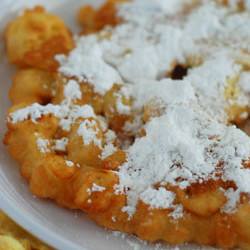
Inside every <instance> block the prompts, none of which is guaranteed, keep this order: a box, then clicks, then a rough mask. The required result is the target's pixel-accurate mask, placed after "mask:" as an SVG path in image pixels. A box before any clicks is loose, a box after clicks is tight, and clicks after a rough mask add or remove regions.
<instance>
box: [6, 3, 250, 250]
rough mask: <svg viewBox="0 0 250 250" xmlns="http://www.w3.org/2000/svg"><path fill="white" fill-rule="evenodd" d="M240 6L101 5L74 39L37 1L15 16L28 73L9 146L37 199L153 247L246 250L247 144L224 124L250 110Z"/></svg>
mask: <svg viewBox="0 0 250 250" xmlns="http://www.w3.org/2000/svg"><path fill="white" fill-rule="evenodd" d="M241 2H244V4H243V3H241ZM240 6H244V8H241V7H240ZM239 9H240V10H239ZM247 11H249V10H248V7H247V2H245V1H238V2H237V4H236V5H235V6H231V5H230V4H229V1H211V2H210V3H205V2H204V1H193V0H178V1H177V0H176V1H170V0H169V1H166V4H165V3H163V1H154V2H153V1H152V2H150V1H148V3H145V2H144V1H142V0H134V1H121V0H108V1H107V2H106V3H105V4H104V5H103V6H102V7H101V8H100V9H98V10H95V9H94V8H92V7H90V6H85V7H83V8H82V9H81V10H80V12H79V14H78V21H79V22H80V24H81V25H83V36H81V37H79V38H77V39H76V40H75V45H74V44H73V40H72V37H71V34H70V32H69V31H68V29H67V28H66V26H65V25H64V23H63V22H62V21H61V20H60V19H59V18H58V17H56V16H53V15H51V14H49V13H47V12H46V11H45V10H44V9H43V8H41V7H36V8H34V9H32V10H27V11H25V12H24V14H23V15H22V16H20V17H17V18H16V19H15V20H13V21H12V22H11V23H10V24H9V25H8V27H7V29H6V34H5V38H6V45H7V53H8V57H9V60H10V62H11V63H13V64H16V65H17V66H19V67H22V68H23V67H24V69H19V70H18V71H17V73H16V75H15V77H14V79H13V84H12V87H11V90H10V93H9V95H10V99H11V101H12V103H13V106H12V107H11V108H10V110H9V114H8V118H7V126H8V132H7V133H6V136H5V140H4V142H5V144H6V145H7V147H8V150H9V152H10V154H11V156H12V157H13V158H14V159H15V160H16V161H17V162H18V163H19V165H20V169H21V174H22V176H23V177H24V178H25V179H26V180H27V181H28V183H29V186H30V189H31V191H32V193H33V194H35V195H37V196H38V197H41V198H48V199H52V200H55V201H56V202H57V203H58V204H59V205H61V206H64V207H68V208H71V209H81V210H82V211H84V212H86V213H87V214H88V215H89V216H90V217H91V218H92V219H93V220H95V221H96V222H97V223H98V224H100V225H102V226H105V227H107V228H110V229H112V230H120V231H123V232H128V233H132V234H135V235H138V236H139V237H140V238H141V239H145V240H148V241H152V242H154V241H158V240H163V241H166V242H168V243H171V244H182V243H186V242H192V243H193V242H195V243H198V244H204V245H212V246H213V245H216V246H218V247H222V248H234V247H241V248H242V249H248V248H250V231H249V228H250V225H249V221H250V211H249V210H250V196H249V194H250V186H249V178H250V170H249V166H248V165H249V164H248V163H249V160H250V159H249V157H250V140H249V137H248V136H247V135H246V134H245V133H244V132H243V131H241V130H239V129H237V128H236V127H235V126H232V124H237V125H239V126H241V125H242V124H244V122H245V121H246V120H247V118H248V115H249V107H250V102H249V96H250V87H249V82H250V73H249V68H248V65H250V64H249V61H250V60H249V58H248V57H247V52H246V53H245V54H246V55H245V56H246V58H245V60H243V54H244V53H243V51H247V49H248V47H247V46H246V47H244V46H245V43H242V44H239V43H238V40H237V39H238V37H236V36H233V34H234V33H235V32H236V31H235V32H233V31H234V28H235V23H236V24H237V23H238V24H239V23H240V24H242V25H243V23H247V24H250V18H249V13H248V12H247ZM245 12H246V13H245ZM180 17H182V18H180ZM211 20H212V21H211ZM210 21H211V22H210ZM200 23H203V24H204V25H205V26H204V27H203V28H201V27H200ZM247 24H246V25H247ZM206 25H207V26H206ZM244 27H245V26H244ZM17 30H20V32H21V31H22V32H21V33H22V34H21V35H20V32H19V31H18V32H17ZM237 32H238V33H237ZM237 32H236V33H237V35H239V36H240V35H241V33H240V31H238V30H237ZM241 32H242V33H244V32H246V33H247V31H246V29H244V28H242V30H241ZM247 35H249V37H247ZM228 36H229V38H231V36H232V39H226V38H227V37H228ZM245 36H246V40H247V41H249V42H250V33H249V32H248V33H247V34H245V33H244V36H243V37H244V38H245ZM226 40H227V41H226ZM15 41H17V46H16V47H15V49H14V47H13V44H14V42H15ZM24 45H25V46H24ZM56 45H58V47H57V46H56ZM74 46H75V47H74ZM62 54H63V55H62ZM55 55H56V57H55ZM239 58H241V59H242V60H240V61H239V60H238V59H239ZM176 65H182V66H183V69H185V74H184V73H183V75H182V76H181V77H178V78H176V79H174V78H175V77H173V79H171V77H170V76H171V75H174V74H175V72H174V71H175V70H176ZM166 72H168V73H167V74H166ZM172 73H173V74H172ZM179 78H180V79H179ZM4 240H6V239H4ZM6 242H7V241H6ZM6 244H7V243H6Z"/></svg>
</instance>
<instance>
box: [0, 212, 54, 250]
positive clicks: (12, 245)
mask: <svg viewBox="0 0 250 250" xmlns="http://www.w3.org/2000/svg"><path fill="white" fill-rule="evenodd" d="M0 250H52V248H50V247H48V246H47V245H45V244H44V243H42V242H41V241H40V240H38V239H36V238H35V237H34V236H32V235H31V234H29V233H28V232H26V231H25V230H24V229H22V228H21V227H20V226H18V225H17V224H16V223H15V222H14V221H12V220H11V219H10V218H9V217H8V216H7V215H5V214H4V213H3V212H1V211H0Z"/></svg>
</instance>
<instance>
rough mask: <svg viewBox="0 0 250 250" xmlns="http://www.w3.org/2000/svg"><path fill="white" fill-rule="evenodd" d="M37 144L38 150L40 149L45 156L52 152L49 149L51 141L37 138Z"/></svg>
mask: <svg viewBox="0 0 250 250" xmlns="http://www.w3.org/2000/svg"><path fill="white" fill-rule="evenodd" d="M36 144H37V147H38V149H39V151H40V152H41V153H43V154H45V153H49V152H50V149H49V145H50V142H49V140H47V139H42V138H37V140H36Z"/></svg>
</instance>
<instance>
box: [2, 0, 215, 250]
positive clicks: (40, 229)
mask: <svg viewBox="0 0 250 250" xmlns="http://www.w3.org/2000/svg"><path fill="white" fill-rule="evenodd" d="M101 1H102V0H92V1H91V0H89V1H87V0H68V1H67V0H49V1H48V0H46V1H45V0H43V1H42V0H40V1H39V0H32V1H31V0H18V1H12V0H1V2H0V29H1V31H2V30H3V27H4V25H5V24H6V22H8V20H10V19H11V18H13V17H14V16H15V15H16V14H17V13H18V11H20V10H21V8H22V7H23V6H32V5H34V4H37V3H40V4H43V5H45V6H46V7H47V8H48V9H49V10H52V11H53V12H54V13H56V14H58V15H60V16H61V17H62V18H63V19H64V20H65V22H66V23H67V24H68V25H69V26H70V27H71V29H73V30H74V31H76V30H77V27H76V25H75V21H74V18H75V13H76V10H77V7H78V6H80V5H83V4H86V3H91V4H99V3H100V2H101ZM152 1H153V0H152ZM13 71H14V69H13V68H12V67H11V66H10V65H9V64H8V63H7V60H6V58H5V56H4V48H3V41H2V35H1V42H0V79H1V82H0V122H1V123H0V140H1V141H2V139H3V136H4V133H5V131H6V128H5V114H6V110H7V108H8V107H9V105H10V103H9V101H8V95H7V93H8V89H9V87H10V84H11V75H12V74H13ZM0 208H1V209H3V210H4V211H5V212H6V213H7V214H8V215H9V216H10V217H12V218H13V219H14V220H15V221H16V222H18V223H19V224H20V225H21V226H23V227H24V228H26V229H27V230H28V231H30V232H32V233H33V234H34V235H36V236H37V237H39V238H40V239H42V240H43V241H45V242H47V243H48V244H50V245H51V246H53V247H55V248H57V249H60V250H117V249H119V250H130V249H131V250H134V249H136V250H139V249H143V250H144V249H145V250H146V249H177V248H175V247H167V246H164V247H159V246H156V245H147V246H146V245H145V244H144V243H142V242H140V241H139V240H136V239H135V238H132V237H129V236H125V237H124V236H119V234H115V235H114V234H112V233H111V232H109V231H107V230H104V229H102V228H99V227H98V226H96V225H95V224H94V223H93V222H91V221H90V220H89V219H88V218H86V216H85V215H83V214H82V213H80V212H79V213H78V214H76V213H75V212H72V211H69V210H66V209H62V208H59V207H58V206H56V205H54V204H53V203H52V202H48V201H44V200H42V201H41V200H39V199H37V198H35V197H33V196H32V195H31V194H30V192H29V190H28V188H27V185H26V183H25V181H24V180H23V179H22V178H21V177H20V175H19V172H18V166H17V164H16V163H15V162H14V161H13V160H12V159H11V158H10V157H9V155H8V153H7V151H6V148H5V147H4V145H3V144H2V143H0ZM117 235H118V237H117ZM181 249H192V250H195V249H201V248H200V247H194V246H185V247H181ZM203 249H211V248H203Z"/></svg>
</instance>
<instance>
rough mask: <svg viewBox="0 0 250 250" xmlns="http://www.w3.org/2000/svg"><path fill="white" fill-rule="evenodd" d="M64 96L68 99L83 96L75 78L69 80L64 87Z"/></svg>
mask: <svg viewBox="0 0 250 250" xmlns="http://www.w3.org/2000/svg"><path fill="white" fill-rule="evenodd" d="M64 96H65V97H66V99H68V100H75V99H81V98H82V92H81V90H80V86H79V84H78V83H77V81H75V80H69V81H68V83H67V85H66V86H65V87H64Z"/></svg>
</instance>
